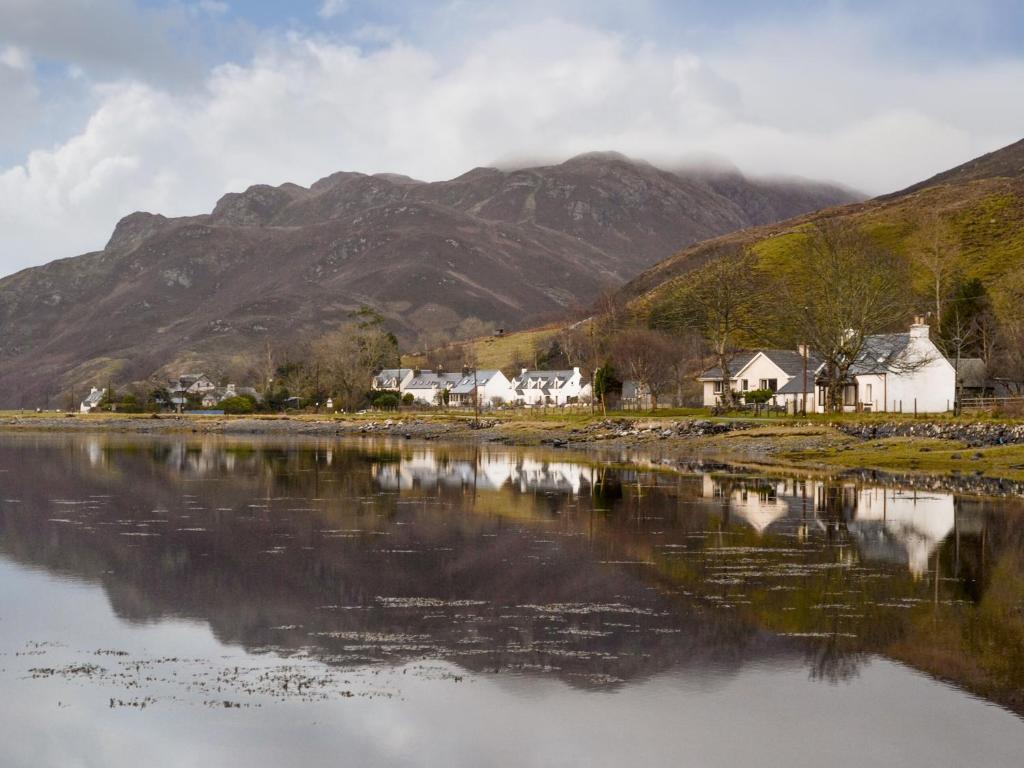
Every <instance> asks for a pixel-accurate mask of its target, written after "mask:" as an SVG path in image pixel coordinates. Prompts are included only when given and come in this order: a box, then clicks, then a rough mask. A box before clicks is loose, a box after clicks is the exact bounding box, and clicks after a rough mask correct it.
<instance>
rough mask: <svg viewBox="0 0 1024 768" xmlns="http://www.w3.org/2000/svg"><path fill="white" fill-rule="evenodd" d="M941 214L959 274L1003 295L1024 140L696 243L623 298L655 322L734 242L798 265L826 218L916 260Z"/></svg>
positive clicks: (1014, 254)
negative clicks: (873, 194)
mask: <svg viewBox="0 0 1024 768" xmlns="http://www.w3.org/2000/svg"><path fill="white" fill-rule="evenodd" d="M936 217H937V218H938V219H940V220H942V221H943V222H945V223H946V224H947V225H948V228H949V231H950V233H951V234H952V236H953V238H954V239H955V241H956V242H955V245H956V246H957V248H958V251H959V256H958V262H959V263H958V267H959V270H960V274H961V276H962V277H963V278H966V279H971V278H978V279H980V280H981V281H982V282H983V283H984V284H985V285H986V288H988V290H989V291H990V293H991V294H993V295H995V296H997V297H998V294H999V290H1000V284H1001V278H1003V277H1004V276H1006V275H1008V274H1010V273H1011V272H1014V271H1017V270H1021V269H1024V141H1019V142H1017V143H1015V144H1012V145H1010V146H1008V147H1005V148H1003V149H1001V150H998V151H996V152H992V153H989V154H987V155H984V156H983V157H980V158H977V159H976V160H972V161H970V162H968V163H965V164H963V165H961V166H958V167H956V168H953V169H951V170H949V171H946V172H944V173H940V174H938V175H936V176H934V177H932V178H931V179H928V180H927V181H924V182H921V183H920V184H915V185H913V186H911V187H908V188H907V189H905V190H902V191H900V192H894V193H892V194H889V195H883V196H881V197H877V198H875V199H873V200H868V201H865V202H858V203H851V204H849V205H844V206H839V207H834V208H829V209H824V210H821V211H818V212H814V213H810V214H804V215H801V216H797V217H794V218H792V219H789V220H786V221H781V222H778V223H772V224H767V225H764V226H759V227H753V228H750V229H746V230H743V231H740V232H735V233H731V234H726V235H724V236H721V237H718V238H714V239H711V240H707V241H704V242H701V243H697V244H696V245H692V246H690V247H688V248H685V249H683V250H682V251H680V252H678V253H676V254H675V255H674V256H671V257H669V258H667V259H665V260H663V261H661V262H659V263H658V264H656V265H655V266H653V267H651V268H650V269H648V270H646V271H645V272H643V273H641V274H640V275H638V276H637V277H635V278H634V279H633V280H631V281H630V282H629V283H627V284H626V285H625V286H624V287H623V288H622V291H621V295H622V296H623V298H624V299H625V300H626V301H627V302H628V303H629V304H630V306H631V307H632V308H633V310H634V312H636V313H637V314H638V315H640V316H643V315H648V316H652V317H653V318H655V319H656V318H657V316H658V313H659V311H660V309H662V308H664V307H666V306H669V305H671V304H672V302H673V301H674V297H675V296H676V295H677V294H678V293H681V292H682V291H683V289H684V288H685V286H686V285H687V283H688V282H689V281H690V280H691V279H692V278H691V277H690V274H689V273H690V272H691V271H692V270H694V269H696V268H698V267H700V266H701V265H703V264H705V263H707V261H709V260H711V259H714V258H716V256H717V255H718V254H719V253H720V252H721V251H722V248H723V247H724V246H730V245H741V246H746V247H749V248H751V249H753V250H754V252H755V253H757V254H758V255H759V257H760V260H761V262H762V264H763V265H764V266H765V267H766V268H768V269H769V270H772V269H779V268H783V269H784V268H788V267H793V266H796V265H797V264H798V259H799V258H800V245H801V243H802V240H803V237H804V234H803V233H804V231H805V230H806V227H807V225H808V224H810V223H811V222H813V221H815V220H818V219H823V218H842V219H848V220H850V221H854V222H856V223H857V224H858V226H860V227H861V228H862V229H863V230H864V231H865V232H867V233H869V234H871V235H872V236H873V237H874V238H876V240H878V241H879V242H880V243H882V244H883V245H885V246H886V247H887V248H888V249H889V250H890V251H891V252H892V253H893V254H894V256H895V257H896V258H898V259H911V258H912V257H913V253H914V250H915V248H917V247H919V246H920V244H921V243H922V242H923V236H924V233H925V232H926V231H927V229H928V227H929V226H931V221H932V220H933V219H934V218H936ZM918 273H919V274H918V279H919V280H920V284H919V285H915V286H913V288H914V289H916V291H917V292H918V294H919V295H920V296H921V299H922V302H921V303H922V307H925V308H926V307H927V306H929V304H927V303H926V302H925V299H924V297H925V296H926V295H927V290H928V286H927V284H926V281H927V276H926V275H925V274H924V273H922V272H921V271H920V270H918ZM997 306H998V302H997Z"/></svg>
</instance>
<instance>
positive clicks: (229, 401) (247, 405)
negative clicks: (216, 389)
mask: <svg viewBox="0 0 1024 768" xmlns="http://www.w3.org/2000/svg"><path fill="white" fill-rule="evenodd" d="M220 407H221V408H223V409H224V413H234V414H239V413H252V412H253V411H254V410H255V406H254V405H253V402H252V400H251V399H250V398H248V397H242V396H238V395H236V396H235V397H228V398H226V399H224V400H222V401H221V403H220Z"/></svg>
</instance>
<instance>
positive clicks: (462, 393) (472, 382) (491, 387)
mask: <svg viewBox="0 0 1024 768" xmlns="http://www.w3.org/2000/svg"><path fill="white" fill-rule="evenodd" d="M474 392H476V395H477V397H476V400H477V403H478V404H479V405H480V406H482V407H487V406H493V405H503V404H505V403H509V402H512V401H513V400H514V399H515V392H514V391H513V389H512V382H510V381H509V380H508V378H507V377H506V376H505V374H503V373H502V372H501V371H476V372H475V373H467V374H465V375H464V376H463V377H462V378H461V379H459V382H458V383H457V384H456V385H455V386H454V387H452V389H451V393H450V395H449V397H450V400H449V402H450V403H451V404H452V405H461V406H467V407H471V408H472V407H475V405H474V402H473V393H474Z"/></svg>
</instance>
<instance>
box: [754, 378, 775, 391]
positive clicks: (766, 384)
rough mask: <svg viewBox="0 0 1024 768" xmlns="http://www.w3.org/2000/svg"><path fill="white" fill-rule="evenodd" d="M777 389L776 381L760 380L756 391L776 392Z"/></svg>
mask: <svg viewBox="0 0 1024 768" xmlns="http://www.w3.org/2000/svg"><path fill="white" fill-rule="evenodd" d="M778 388H779V380H778V379H761V382H760V384H759V385H758V389H770V390H771V391H772V392H775V391H777V390H778Z"/></svg>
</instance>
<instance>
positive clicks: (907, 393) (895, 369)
mask: <svg viewBox="0 0 1024 768" xmlns="http://www.w3.org/2000/svg"><path fill="white" fill-rule="evenodd" d="M817 384H818V408H817V410H818V411H819V412H823V411H824V402H825V388H824V386H822V385H823V382H822V381H821V379H820V374H819V379H818V381H817ZM955 400H956V370H955V368H954V367H953V364H952V363H951V362H950V361H949V360H948V359H946V357H945V355H943V354H942V351H941V350H940V349H939V348H938V347H937V346H935V342H933V341H932V340H931V338H930V337H929V330H928V325H927V324H926V323H925V322H924V318H922V317H917V318H915V319H914V324H913V325H911V326H910V330H909V332H907V333H885V334H879V335H876V336H868V337H867V338H866V339H865V341H864V348H863V350H862V351H861V354H860V356H859V357H858V358H857V361H856V362H855V363H854V364H853V365H852V366H851V368H850V373H849V378H848V380H847V381H846V382H844V386H843V410H845V411H853V410H857V409H861V410H869V411H889V412H893V411H895V412H902V413H944V412H946V411H949V410H952V409H953V404H954V401H955Z"/></svg>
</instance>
